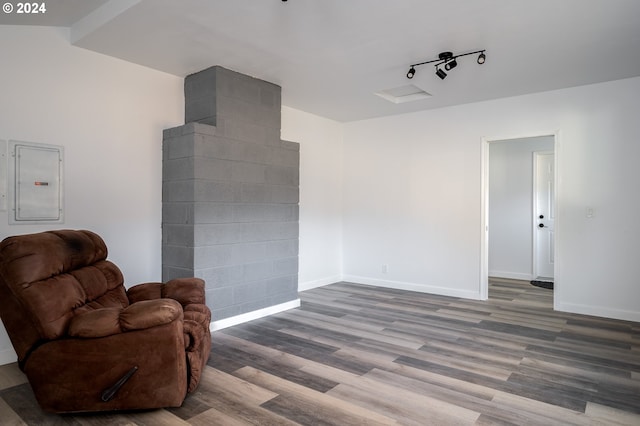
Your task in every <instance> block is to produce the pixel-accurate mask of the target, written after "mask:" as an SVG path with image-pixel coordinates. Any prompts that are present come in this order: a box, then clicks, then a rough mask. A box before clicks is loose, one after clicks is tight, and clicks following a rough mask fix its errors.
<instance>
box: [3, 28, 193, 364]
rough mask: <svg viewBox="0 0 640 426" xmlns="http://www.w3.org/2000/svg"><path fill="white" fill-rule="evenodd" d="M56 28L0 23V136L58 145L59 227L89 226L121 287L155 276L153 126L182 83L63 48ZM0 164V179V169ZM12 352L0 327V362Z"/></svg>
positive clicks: (179, 102)
mask: <svg viewBox="0 0 640 426" xmlns="http://www.w3.org/2000/svg"><path fill="white" fill-rule="evenodd" d="M68 40H69V32H68V30H67V29H63V28H47V27H26V26H0V57H1V58H2V67H1V68H0V93H1V96H0V139H4V140H9V139H15V140H22V141H30V142H37V143H47V144H55V145H62V146H64V149H65V153H64V154H65V179H64V183H65V188H64V192H65V213H64V214H65V223H64V224H54V225H50V226H47V225H38V226H35V225H11V226H10V225H9V224H8V217H7V211H6V210H5V211H0V239H1V238H4V237H6V236H9V235H15V234H24V233H31V232H38V231H42V230H46V229H60V228H72V229H91V230H93V231H96V232H97V233H98V234H100V235H101V236H102V237H103V238H104V239H105V241H106V243H107V246H108V248H109V257H110V259H111V260H113V261H114V262H115V263H116V264H117V265H118V266H119V267H120V268H121V269H122V271H123V273H124V276H125V280H126V284H127V285H128V286H130V285H133V284H136V283H138V282H143V281H155V280H159V279H160V278H161V257H160V241H161V228H160V223H161V181H162V172H161V165H162V164H161V161H162V151H161V147H162V130H163V129H164V128H168V127H175V126H177V125H180V124H182V123H183V121H184V96H183V80H182V79H181V78H178V77H175V76H171V75H168V74H164V73H160V72H157V71H153V70H150V69H148V68H144V67H140V66H137V65H133V64H130V63H127V62H124V61H121V60H118V59H114V58H110V57H107V56H103V55H99V54H97V53H93V52H90V51H87V50H84V49H80V48H76V47H72V46H71V45H70V44H69V41H68ZM4 167H6V164H3V165H2V171H1V172H2V173H5V170H6V169H4ZM14 360H15V352H13V349H12V347H11V343H10V341H9V339H8V337H7V335H6V332H5V330H4V327H1V328H0V364H2V363H6V362H12V361H14Z"/></svg>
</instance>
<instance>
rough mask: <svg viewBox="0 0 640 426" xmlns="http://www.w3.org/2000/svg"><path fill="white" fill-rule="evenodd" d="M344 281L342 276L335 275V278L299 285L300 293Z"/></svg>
mask: <svg viewBox="0 0 640 426" xmlns="http://www.w3.org/2000/svg"><path fill="white" fill-rule="evenodd" d="M340 281H342V277H341V276H340V275H335V276H333V277H327V278H322V279H319V280H314V281H306V282H303V283H298V291H305V290H311V289H312V288H318V287H323V286H325V285H329V284H333V283H337V282H340Z"/></svg>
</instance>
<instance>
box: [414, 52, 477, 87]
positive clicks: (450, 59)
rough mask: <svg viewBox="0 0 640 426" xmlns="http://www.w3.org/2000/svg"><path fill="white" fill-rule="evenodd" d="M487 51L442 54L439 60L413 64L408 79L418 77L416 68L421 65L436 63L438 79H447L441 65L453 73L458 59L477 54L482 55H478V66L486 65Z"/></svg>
mask: <svg viewBox="0 0 640 426" xmlns="http://www.w3.org/2000/svg"><path fill="white" fill-rule="evenodd" d="M484 52H485V50H476V51H474V52H468V53H461V54H459V55H454V54H453V53H452V52H441V53H440V54H439V55H438V59H433V60H431V61H425V62H419V63H417V64H413V65H411V66H410V68H409V71H408V72H407V78H409V79H411V78H413V76H415V75H416V68H415V67H417V66H419V65H425V64H433V63H434V62H435V67H436V75H437V76H438V77H440V78H441V79H443V80H444V79H445V77H446V76H447V73H446V72H444V70H443V69H442V68H440V66H441V65H443V66H444V69H445V70H447V71H451V70H452V69H454V68H455V67H457V66H458V61H457V60H456V58H459V57H461V56H467V55H473V54H476V53H479V54H480V55H478V60H477V62H478V64H480V65H482V64H484V61H485V60H486V59H487V56H486V55H485V53H484Z"/></svg>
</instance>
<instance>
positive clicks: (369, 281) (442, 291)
mask: <svg viewBox="0 0 640 426" xmlns="http://www.w3.org/2000/svg"><path fill="white" fill-rule="evenodd" d="M342 281H346V282H352V283H356V284H366V285H373V286H377V287H387V288H395V289H398V290H408V291H417V292H419V293H429V294H437V295H440V296H451V297H461V298H464V299H474V300H481V299H480V288H479V287H478V291H468V290H458V289H452V288H448V287H439V286H433V285H425V284H416V283H409V282H402V281H387V280H379V279H375V278H368V277H359V276H354V275H345V276H343V277H342Z"/></svg>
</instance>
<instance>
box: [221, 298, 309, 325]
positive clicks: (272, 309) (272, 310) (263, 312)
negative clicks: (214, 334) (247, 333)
mask: <svg viewBox="0 0 640 426" xmlns="http://www.w3.org/2000/svg"><path fill="white" fill-rule="evenodd" d="M299 306H300V299H295V300H292V301H290V302H285V303H281V304H279V305H274V306H269V307H267V308H263V309H258V310H257V311H252V312H247V313H246V314H241V315H236V316H235V317H230V318H225V319H221V320H218V321H211V324H210V325H209V327H210V329H211V331H216V330H222V329H223V328H227V327H231V326H234V325H238V324H242V323H245V322H249V321H253V320H255V319H258V318H263V317H266V316H269V315H273V314H277V313H279V312H284V311H287V310H289V309H293V308H297V307H299Z"/></svg>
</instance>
